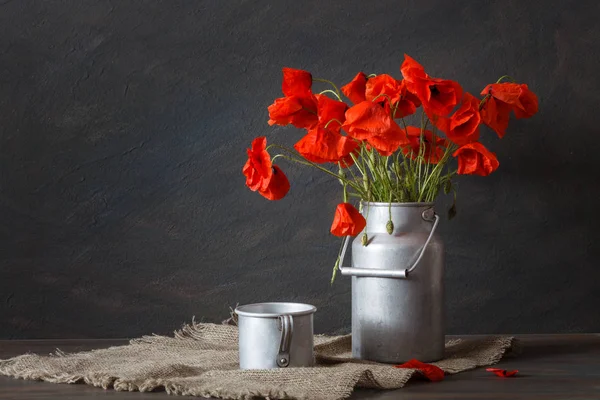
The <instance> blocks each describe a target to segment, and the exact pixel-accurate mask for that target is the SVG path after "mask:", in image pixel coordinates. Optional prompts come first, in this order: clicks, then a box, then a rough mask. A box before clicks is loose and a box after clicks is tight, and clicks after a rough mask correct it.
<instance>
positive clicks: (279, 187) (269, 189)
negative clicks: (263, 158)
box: [258, 165, 290, 200]
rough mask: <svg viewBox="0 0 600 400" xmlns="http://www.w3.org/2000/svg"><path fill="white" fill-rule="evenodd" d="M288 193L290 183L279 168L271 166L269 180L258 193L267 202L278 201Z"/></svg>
mask: <svg viewBox="0 0 600 400" xmlns="http://www.w3.org/2000/svg"><path fill="white" fill-rule="evenodd" d="M289 191H290V181H289V180H288V178H287V177H286V176H285V174H284V173H283V171H282V170H281V168H279V167H278V166H277V165H274V166H273V173H272V175H271V179H269V182H268V184H267V186H266V187H265V188H264V189H261V190H259V191H258V193H260V194H261V195H262V196H264V197H265V198H267V199H269V200H280V199H282V198H284V197H285V195H286V194H287V192H289Z"/></svg>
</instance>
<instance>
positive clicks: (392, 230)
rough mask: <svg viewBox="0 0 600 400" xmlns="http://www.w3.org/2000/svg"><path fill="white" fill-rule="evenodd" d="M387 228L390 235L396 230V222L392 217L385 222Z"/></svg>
mask: <svg viewBox="0 0 600 400" xmlns="http://www.w3.org/2000/svg"><path fill="white" fill-rule="evenodd" d="M385 230H386V231H387V233H388V234H390V235H391V234H392V232H394V223H393V222H392V220H391V219H390V220H389V221H388V222H387V224H385Z"/></svg>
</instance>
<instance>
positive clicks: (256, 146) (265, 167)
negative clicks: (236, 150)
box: [242, 136, 273, 191]
mask: <svg viewBox="0 0 600 400" xmlns="http://www.w3.org/2000/svg"><path fill="white" fill-rule="evenodd" d="M266 148H267V138H266V137H264V136H261V137H257V138H256V139H254V140H253V141H252V147H251V148H250V149H247V150H246V152H247V153H248V161H246V165H244V168H243V169H242V172H243V173H244V175H245V176H246V186H248V187H249V188H250V190H252V191H257V190H262V189H264V188H266V187H267V185H268V183H269V180H270V179H271V175H272V173H273V171H272V170H271V156H270V155H269V153H268V152H267V150H266Z"/></svg>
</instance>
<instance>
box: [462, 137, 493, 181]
mask: <svg viewBox="0 0 600 400" xmlns="http://www.w3.org/2000/svg"><path fill="white" fill-rule="evenodd" d="M452 155H453V156H454V157H456V158H458V173H459V174H461V175H480V176H488V175H489V174H491V173H492V172H494V171H495V170H497V169H498V166H499V165H500V163H499V162H498V159H497V158H496V155H495V154H494V153H492V152H491V151H489V150H488V149H486V148H485V147H484V146H483V145H482V144H481V143H479V142H475V143H469V144H466V145H464V146H462V147H460V148H459V149H458V150H456V151H455V152H454V154H452Z"/></svg>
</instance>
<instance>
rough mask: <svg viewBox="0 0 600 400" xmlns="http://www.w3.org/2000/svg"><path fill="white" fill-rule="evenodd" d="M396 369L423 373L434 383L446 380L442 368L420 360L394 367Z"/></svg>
mask: <svg viewBox="0 0 600 400" xmlns="http://www.w3.org/2000/svg"><path fill="white" fill-rule="evenodd" d="M394 368H409V369H416V370H419V371H421V373H422V374H423V375H424V376H425V377H426V378H427V379H429V380H430V381H432V382H439V381H443V380H444V371H443V370H442V369H441V368H440V367H436V366H435V365H432V364H426V363H424V362H421V361H419V360H410V361H408V362H405V363H404V364H401V365H394Z"/></svg>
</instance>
